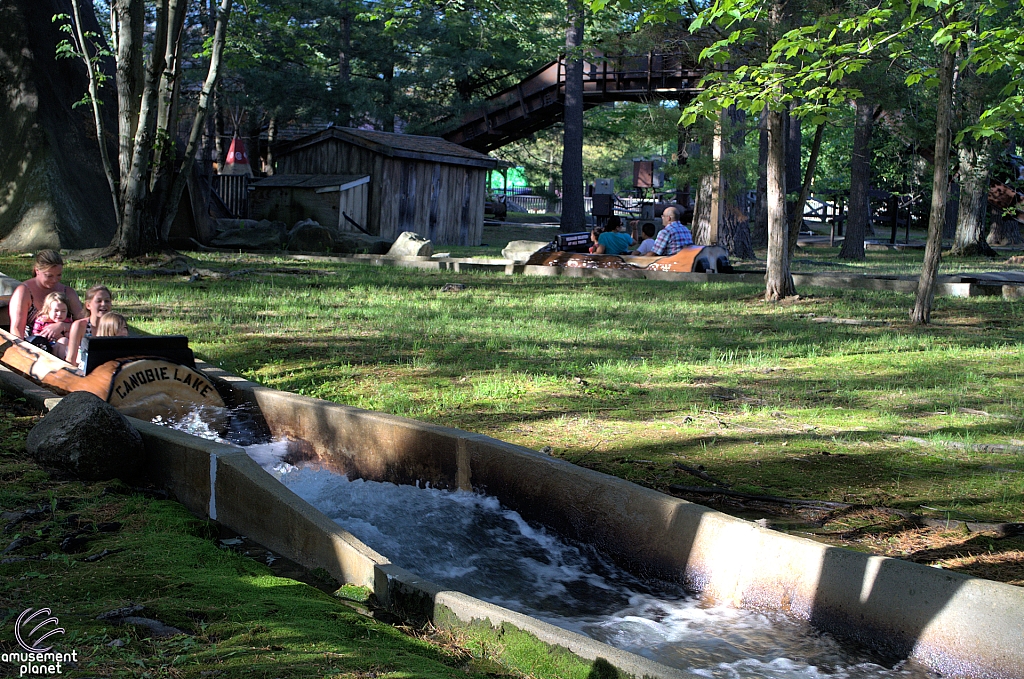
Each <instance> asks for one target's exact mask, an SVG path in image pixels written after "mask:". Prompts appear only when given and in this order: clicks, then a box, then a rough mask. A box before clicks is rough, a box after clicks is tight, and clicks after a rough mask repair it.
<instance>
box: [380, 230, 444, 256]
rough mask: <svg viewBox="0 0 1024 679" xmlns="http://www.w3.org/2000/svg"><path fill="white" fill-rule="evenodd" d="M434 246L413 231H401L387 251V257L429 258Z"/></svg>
mask: <svg viewBox="0 0 1024 679" xmlns="http://www.w3.org/2000/svg"><path fill="white" fill-rule="evenodd" d="M432 254H434V244H433V243H431V242H430V241H429V240H427V239H426V238H424V237H423V236H421V235H419V234H418V233H416V232H414V231H403V232H402V233H401V234H400V235H399V236H398V240H396V241H395V244H394V245H392V246H391V249H390V250H388V257H429V256H431V255H432Z"/></svg>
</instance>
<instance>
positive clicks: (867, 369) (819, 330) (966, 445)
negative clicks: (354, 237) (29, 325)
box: [0, 249, 1024, 522]
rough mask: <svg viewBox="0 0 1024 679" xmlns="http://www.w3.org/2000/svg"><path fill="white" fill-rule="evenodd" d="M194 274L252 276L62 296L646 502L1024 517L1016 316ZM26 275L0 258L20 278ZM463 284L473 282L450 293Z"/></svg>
mask: <svg viewBox="0 0 1024 679" xmlns="http://www.w3.org/2000/svg"><path fill="white" fill-rule="evenodd" d="M833 254H834V251H829V250H826V249H822V250H820V251H819V250H817V249H816V250H814V251H813V254H812V255H804V254H801V255H799V256H798V257H797V260H798V264H797V266H796V267H795V268H796V269H797V270H799V269H800V268H801V265H800V263H799V262H800V260H801V259H803V258H804V257H805V256H813V257H814V259H815V260H818V259H820V260H821V261H832V260H831V259H830V257H831V256H832V255H833ZM869 257H870V258H869V260H868V263H867V264H865V265H864V268H865V270H868V269H870V270H876V271H887V272H894V271H896V270H904V271H910V270H913V269H914V267H919V265H920V264H919V262H920V258H921V253H920V252H917V251H905V252H882V253H874V252H873V253H870V255H869ZM201 258H202V259H203V260H204V261H205V262H206V264H205V266H214V267H224V268H227V269H235V270H245V271H246V272H245V273H243V274H242V275H239V276H237V277H234V278H231V279H221V280H213V279H204V280H200V281H198V282H193V283H190V282H188V279H187V277H184V276H181V277H166V276H165V277H152V276H137V275H131V276H130V275H126V273H125V271H124V267H121V266H118V265H113V264H110V263H89V264H79V263H72V264H71V265H69V266H68V267H67V268H66V271H67V274H66V276H65V279H66V281H67V282H69V283H71V284H72V285H74V286H75V287H76V289H79V290H84V289H85V288H87V287H88V286H89V285H92V284H95V283H98V282H103V283H106V284H108V285H110V286H111V288H112V289H113V290H114V292H115V300H114V308H115V310H118V311H121V312H122V313H125V314H126V315H127V316H128V317H129V321H130V323H131V324H132V325H133V326H134V327H136V328H138V329H140V330H142V331H145V332H149V333H185V334H188V335H189V336H190V339H191V343H192V346H193V348H194V349H195V350H196V351H197V353H198V354H199V355H200V356H202V357H203V358H205V359H206V360H208V361H210V362H212V363H214V364H216V365H219V366H222V367H224V368H226V369H227V370H230V371H233V372H236V373H238V374H241V375H243V376H245V377H247V378H249V379H252V380H255V381H257V382H260V383H263V384H266V385H268V386H271V387H274V388H277V389H283V390H287V391H293V392H297V393H301V394H305V395H308V396H313V397H317V398H323V399H327V400H331V401H336V402H339V403H345V404H350V405H354V406H358V407H363V408H368V409H373V410H380V411H385V412H389V413H394V414H399V415H405V416H408V417H413V418H417V419H421V420H426V421H431V422H436V423H440V424H444V425H449V426H455V427H460V428H463V429H467V430H470V431H474V432H481V433H485V434H488V435H491V436H494V437H496V438H499V439H503V440H507V441H512V442H515V443H519V444H522V445H525V446H528V447H531V448H534V449H540V448H542V447H545V446H550V447H551V449H552V454H554V455H556V456H559V457H562V458H565V459H567V460H569V461H572V462H575V463H577V464H581V465H585V466H588V467H591V468H593V469H597V470H600V471H603V472H606V473H609V474H613V475H616V476H619V477H622V478H625V479H629V480H632V481H635V482H637V483H641V484H643V485H647V486H650V487H653V488H657V489H661V490H665V489H667V488H668V486H670V485H672V484H682V485H700V484H701V483H702V481H700V480H699V479H696V478H693V477H692V476H689V475H687V474H686V473H685V472H684V471H681V470H679V469H678V468H677V467H676V466H675V464H674V463H676V462H683V463H684V464H687V465H691V466H698V465H703V466H704V467H705V468H706V469H707V472H708V473H709V474H711V475H712V476H714V477H716V478H718V479H722V480H724V481H727V482H729V483H730V484H732V487H733V488H734V489H737V490H741V491H745V492H751V493H764V494H772V495H782V496H788V497H798V498H816V499H824V500H833V501H843V502H852V503H864V504H869V505H881V506H886V507H892V508H898V509H903V510H910V511H913V512H916V513H920V514H924V515H930V516H935V517H940V518H952V519H963V520H974V521H989V522H1005V521H1022V520H1024V503H1022V500H1024V462H1022V460H1021V456H1020V454H1018V453H1007V452H976V451H974V450H973V449H972V448H971V446H973V445H974V444H982V443H990V444H1003V445H1009V446H1024V433H1022V432H1021V428H1022V427H1021V424H1022V420H1021V415H1022V404H1024V386H1022V383H1021V380H1020V373H1021V361H1022V358H1024V346H1022V340H1024V331H1022V328H1021V317H1022V315H1024V302H1021V301H1005V300H1003V299H1001V298H998V297H982V298H971V299H953V298H945V297H940V298H938V299H936V302H935V310H934V312H933V319H934V322H933V324H932V325H929V326H926V327H915V326H911V325H909V324H908V322H907V313H908V310H909V308H910V307H911V306H912V303H913V300H912V298H911V296H909V295H904V294H897V293H884V292H869V291H844V290H835V289H823V288H819V289H814V288H807V289H801V290H799V293H800V298H799V299H793V300H787V301H786V302H784V303H780V304H766V303H764V302H763V301H762V300H761V299H760V295H761V291H762V289H761V288H760V286H756V285H740V284H732V283H728V284H726V283H699V284H698V283H672V282H660V281H638V280H619V281H616V280H598V279H573V278H558V277H554V278H551V277H526V276H515V277H512V276H504V275H498V274H488V273H466V274H453V273H444V272H431V271H418V270H411V269H398V268H378V267H371V266H365V265H353V264H328V263H323V262H316V263H310V262H296V261H291V260H284V259H281V260H274V259H270V258H260V257H251V256H243V255H239V256H225V255H202V256H201ZM28 264H29V262H28V260H27V259H24V258H13V257H4V258H0V270H3V271H4V273H7V274H9V275H14V276H17V277H24V276H25V275H27V272H28ZM133 266H134V265H133ZM957 266H958V267H961V268H963V269H965V270H975V271H978V270H991V269H993V268H996V267H995V266H994V265H993V263H992V262H990V261H989V260H984V259H978V260H970V261H967V262H958V264H957ZM951 268H952V267H949V266H947V267H946V268H945V270H946V271H949V270H950V269H951ZM452 281H458V282H460V283H465V284H466V285H467V286H468V287H467V289H466V290H465V291H463V292H457V293H446V292H441V287H442V286H443V285H444V284H445V283H447V282H452ZM816 317H819V318H820V317H838V318H845V319H859V320H864V321H869V322H872V323H874V324H867V325H842V324H834V323H820V322H816V321H815V318H816ZM908 436H909V437H915V438H917V439H923V443H922V442H921V441H907V440H906V439H903V438H901V437H908Z"/></svg>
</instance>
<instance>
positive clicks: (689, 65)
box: [443, 52, 705, 153]
mask: <svg viewBox="0 0 1024 679" xmlns="http://www.w3.org/2000/svg"><path fill="white" fill-rule="evenodd" d="M704 73H705V71H704V70H702V69H698V68H697V66H696V63H695V62H694V59H693V57H692V56H691V55H689V54H663V53H659V52H649V53H648V54H646V55H640V56H607V55H603V54H593V55H591V56H590V57H588V58H587V59H586V60H585V61H584V64H583V107H584V108H593V107H595V106H598V105H600V104H603V103H605V102H610V101H652V100H658V99H679V100H686V99H689V98H690V97H692V96H693V95H694V94H696V93H697V92H698V91H699V90H698V87H697V83H698V82H700V79H701V77H702V76H703V75H704ZM564 101H565V60H564V58H561V59H559V60H557V61H552V62H551V63H549V64H548V65H546V66H544V67H543V68H541V69H539V70H537V71H535V72H533V73H531V74H530V75H528V76H526V78H524V79H523V80H521V81H520V82H519V83H517V84H515V85H513V86H512V87H509V88H507V89H505V90H503V91H501V92H499V93H498V94H495V95H494V96H492V97H491V98H489V99H487V100H486V101H485V102H484V103H483V104H482V105H481V106H479V107H477V108H476V109H474V110H472V111H470V112H468V113H467V114H466V115H465V116H464V117H463V118H462V121H461V122H460V123H458V124H457V126H454V127H453V128H451V129H450V131H448V132H447V133H445V134H444V135H443V136H444V138H445V139H447V140H448V141H451V142H454V143H456V144H461V145H462V146H465V147H467V148H471V149H473V150H474V151H480V152H481V153H487V152H489V151H493V150H494V149H496V148H499V147H501V146H504V145H505V144H508V143H510V142H513V141H516V140H517V139H522V138H524V137H528V136H530V135H531V134H533V133H534V132H537V131H538V130H542V129H544V128H545V127H549V126H550V125H553V124H554V123H557V122H559V121H560V120H562V114H563V112H564Z"/></svg>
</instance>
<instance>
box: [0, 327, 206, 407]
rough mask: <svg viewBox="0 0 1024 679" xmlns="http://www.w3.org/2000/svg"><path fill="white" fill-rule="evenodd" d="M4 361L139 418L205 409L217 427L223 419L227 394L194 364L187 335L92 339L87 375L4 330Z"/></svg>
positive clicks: (0, 352) (49, 384)
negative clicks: (82, 392)
mask: <svg viewBox="0 0 1024 679" xmlns="http://www.w3.org/2000/svg"><path fill="white" fill-rule="evenodd" d="M0 363H2V364H3V365H5V366H6V367H8V368H10V369H11V370H13V371H14V372H16V373H19V374H21V375H23V376H25V377H27V378H29V379H30V380H32V381H33V382H36V383H37V384H40V385H42V386H43V387H45V388H46V389H49V390H50V391H53V392H55V393H56V394H60V395H63V394H68V393H71V392H73V391H87V392H89V393H91V394H95V395H96V396H98V397H100V398H102V399H103V400H104V401H107V402H108V403H110V404H111V405H113V406H114V407H115V408H117V409H118V410H119V411H121V412H122V413H124V414H125V415H130V416H132V417H137V418H139V419H144V420H153V419H154V418H156V417H158V416H159V417H161V418H163V419H166V420H179V419H181V418H183V417H185V416H187V415H189V414H190V413H192V412H194V411H196V410H205V411H207V416H208V418H209V420H210V421H211V423H213V424H214V425H215V426H216V424H217V421H218V420H221V419H223V408H224V399H223V398H222V397H221V395H220V393H218V391H217V388H216V387H215V386H214V385H213V382H212V381H211V380H209V379H208V378H207V377H206V376H205V375H203V373H201V372H200V371H199V370H197V369H196V367H195V359H194V358H193V357H192V352H191V350H190V349H188V339H187V338H186V337H185V336H184V335H172V336H163V337H95V338H89V364H88V365H87V366H86V372H85V374H84V375H83V374H82V373H81V372H80V371H79V370H78V369H77V368H76V366H73V365H71V364H70V363H66V362H64V361H62V360H60V359H59V358H57V357H56V356H53V355H52V354H49V353H47V352H46V351H44V350H42V349H40V348H39V347H37V346H35V345H33V344H31V343H29V342H27V341H25V340H23V339H20V338H18V337H15V336H14V335H12V334H11V333H9V332H7V331H6V330H3V329H0ZM204 419H207V417H204Z"/></svg>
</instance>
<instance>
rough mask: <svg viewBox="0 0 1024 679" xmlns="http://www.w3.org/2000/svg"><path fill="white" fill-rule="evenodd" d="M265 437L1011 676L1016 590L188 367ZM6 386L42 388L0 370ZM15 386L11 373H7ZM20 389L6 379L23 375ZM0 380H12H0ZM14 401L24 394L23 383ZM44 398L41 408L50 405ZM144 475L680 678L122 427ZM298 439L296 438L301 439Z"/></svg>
mask: <svg viewBox="0 0 1024 679" xmlns="http://www.w3.org/2000/svg"><path fill="white" fill-rule="evenodd" d="M202 368H203V369H204V371H205V372H206V373H207V375H209V376H210V377H212V378H213V379H214V380H215V381H217V382H218V384H219V385H220V386H221V387H222V391H223V392H224V394H225V396H226V397H227V399H228V400H229V401H231V400H233V401H234V402H235V404H236V405H241V404H244V403H248V404H251V405H252V406H255V407H256V408H258V410H259V411H260V413H261V414H262V416H263V418H264V420H265V421H266V424H267V426H268V427H269V430H270V432H271V433H273V435H274V436H276V437H289V438H292V439H297V440H301V441H303V442H305V444H304V447H306V448H307V452H308V453H311V454H314V455H315V456H316V457H317V458H319V460H320V461H321V462H322V463H323V464H325V465H327V466H329V467H332V468H334V469H336V470H338V471H342V472H345V473H349V474H351V475H353V476H358V477H360V478H364V479H367V480H375V481H387V482H392V483H399V484H403V483H405V484H411V483H416V482H423V481H427V482H429V483H430V484H431V485H433V486H434V487H438V488H461V489H476V490H480V491H484V492H486V493H487V494H489V495H493V496H496V497H497V498H498V499H499V500H500V501H501V502H502V504H504V505H505V506H507V507H510V508H511V509H514V510H516V511H518V512H519V513H520V514H522V515H523V516H524V517H525V518H526V519H528V520H536V521H538V522H541V523H543V524H545V525H547V526H549V527H551V528H554V529H555V530H557V531H558V532H559V533H561V534H562V535H564V536H565V537H569V538H572V539H576V540H580V541H584V542H588V543H592V544H595V545H597V546H598V547H599V548H600V549H601V550H602V551H604V552H605V553H607V554H609V555H610V556H611V557H613V558H614V559H616V560H617V561H618V562H620V563H621V564H622V565H624V566H626V567H627V568H630V569H631V570H633V571H635V572H639V573H643V574H649V575H654V576H658V577H661V578H665V579H670V580H674V581H678V582H683V583H685V584H686V585H687V586H688V587H689V588H691V589H693V590H695V591H698V592H701V593H702V594H703V595H704V596H706V597H711V598H713V599H714V600H716V601H718V602H723V603H729V604H732V605H735V606H738V607H745V608H757V609H769V610H780V611H785V612H787V613H789V614H791V615H794V616H797V617H800V618H803V619H806V620H809V621H810V622H811V623H812V624H813V625H815V626H816V627H818V628H819V629H822V630H826V631H829V632H832V633H835V634H837V635H839V636H842V637H846V638H853V639H857V640H859V641H862V642H865V643H867V644H869V645H870V646H872V647H874V648H876V649H878V650H880V651H883V652H887V653H892V654H898V655H900V656H907V657H911V658H914V659H915V660H917V661H920V662H922V663H924V664H925V665H927V666H929V667H931V668H934V669H935V670H937V671H939V672H941V673H942V674H944V675H947V676H958V677H959V676H963V677H986V678H987V677H992V678H1000V679H1003V678H1005V679H1010V678H1019V677H1024V588H1019V587H1014V586H1012V585H1005V584H1002V583H997V582H992V581H988V580H982V579H978V578H971V577H968V576H964V575H960V574H957V573H953V572H949V571H945V570H941V569H935V568H929V567H926V566H921V565H918V564H914V563H910V562H906V561H901V560H898V559H889V558H883V557H875V556H869V555H867V554H862V553H859V552H853V551H850V550H846V549H841V548H836V547H829V546H826V545H823V544H820V543H817V542H814V541H811V540H807V539H803V538H797V537H793V536H789V535H786V534H783V533H779V532H775V531H771V530H768V529H763V528H760V527H758V526H756V525H755V524H752V523H750V522H747V521H743V520H741V519H736V518H733V517H730V516H727V515H725V514H722V513H720V512H717V511H714V510H711V509H708V508H706V507H702V506H700V505H695V504H692V503H689V502H685V501H683V500H679V499H676V498H672V497H669V496H666V495H663V494H661V493H658V492H656V491H653V490H650V489H646V488H642V487H640V486H637V485H635V484H632V483H629V482H627V481H623V480H621V479H618V478H614V477H610V476H607V475H604V474H600V473H598V472H594V471H591V470H587V469H583V468H580V467H576V466H574V465H572V464H570V463H568V462H565V461H562V460H558V459H553V458H551V457H548V456H546V455H543V454H541V453H537V452H535V451H532V450H529V449H526V448H523V447H521V446H516V445H512V444H509V443H505V442H502V441H498V440H496V439H492V438H490V437H487V436H483V435H479V434H472V433H469V432H465V431H461V430H458V429H452V428H447V427H441V426H436V425H431V424H425V423H422V422H417V421H414V420H409V419H406V418H401V417H395V416H391V415H385V414H381V413H375V412H370V411H366V410H360V409H358V408H351V407H347V406H342V405H337V404H333V403H328V402H325V401H319V400H316V399H311V398H307V397H303V396H298V395H295V394H290V393H285V392H281V391H276V390H273V389H267V388H265V387H261V386H259V385H257V384H255V383H252V382H248V381H246V380H244V379H242V378H239V377H237V376H234V375H231V374H229V373H226V372H224V371H220V370H218V369H216V368H213V367H211V366H202ZM2 377H3V381H4V382H5V383H7V384H8V385H12V384H19V385H20V388H24V389H29V388H31V389H34V390H35V392H34V393H35V396H34V398H35V399H36V400H37V401H39V402H40V403H42V400H43V398H45V393H43V392H40V391H39V389H38V387H35V386H34V385H31V384H30V383H27V382H25V381H24V380H22V379H21V378H20V377H17V376H14V375H12V374H10V373H6V374H5V375H2ZM19 381H20V382H19ZM22 382H23V383H24V384H21V383H22ZM8 388H10V387H8ZM26 395H29V394H27V393H26ZM49 404H50V405H52V401H51V402H50V403H49ZM134 424H136V426H137V427H138V428H139V430H140V432H142V434H143V438H144V440H145V442H146V446H147V452H148V454H149V456H150V465H151V470H150V471H151V472H152V474H153V478H156V479H161V480H163V482H164V483H165V484H166V485H167V487H168V489H169V490H171V491H172V492H173V493H174V494H175V496H176V497H177V499H178V500H179V501H181V502H182V503H183V504H185V505H186V506H187V507H189V508H190V509H191V510H192V511H194V512H196V513H199V514H204V515H207V516H209V517H210V518H212V519H215V520H217V521H220V522H222V523H223V524H225V525H227V526H229V527H230V528H232V529H233V530H235V531H238V532H239V533H243V534H245V535H247V536H249V537H251V538H252V539H254V540H257V541H258V542H260V543H262V544H264V545H265V546H267V547H268V548H270V549H272V550H274V551H277V552H279V553H281V554H283V555H285V556H287V557H289V558H291V559H293V560H295V561H297V562H299V563H301V564H303V565H305V566H308V567H311V568H315V567H322V568H325V569H326V570H327V571H328V572H330V573H331V574H332V575H333V576H334V577H335V578H337V579H338V580H339V581H342V582H347V583H353V584H356V585H362V586H366V587H369V588H371V589H372V590H373V591H374V592H375V594H376V596H377V597H378V598H379V599H380V600H381V601H382V602H384V603H385V604H386V605H388V606H390V607H392V608H394V609H395V610H397V611H399V612H407V613H415V614H419V615H426V616H428V617H430V618H431V619H433V620H434V621H435V622H436V623H438V624H444V625H463V624H479V622H480V621H484V620H486V621H489V622H490V624H491V625H494V626H497V625H500V624H512V625H514V626H516V627H518V628H520V629H523V630H525V631H527V632H530V633H531V634H533V635H535V636H537V637H538V638H540V639H541V640H543V641H545V642H547V643H549V644H553V645H556V646H562V647H564V648H566V649H568V650H569V651H571V652H572V653H575V654H576V655H578V656H580V657H582V658H585V659H588V660H593V659H596V658H598V657H601V658H604V659H606V660H608V661H609V662H611V663H612V664H613V665H615V666H617V667H618V668H620V669H621V670H623V671H624V672H626V673H628V674H630V675H633V676H637V677H640V676H651V677H681V676H684V673H682V672H680V671H679V670H675V669H672V668H669V667H666V666H663V665H660V664H658V663H655V662H653V661H650V660H647V659H645V658H642V657H640V656H637V655H633V654H630V653H627V652H624V651H620V650H617V649H614V648H612V647H610V646H607V645H605V644H602V643H600V642H597V641H594V640H592V639H589V638H587V637H584V636H581V635H578V634H575V633H572V632H568V631H565V630H562V629H559V628H557V627H553V626H552V625H549V624H546V623H543V622H540V621H537V620H534V619H532V618H528V617H526V616H523V615H521V614H518V613H515V612H513V611H509V610H507V609H504V608H501V607H499V606H495V605H492V604H488V603H485V602H482V601H480V600H477V599H474V598H472V597H469V596H466V595H464V594H460V593H457V592H452V591H443V590H441V589H440V588H439V587H437V586H436V585H434V584H433V583H430V582H428V581H425V580H423V579H421V578H418V577H417V576H416V575H414V574H412V573H409V572H408V571H405V570H403V569H401V568H398V567H397V566H395V565H393V564H391V563H390V562H389V561H388V559H387V558H385V557H384V556H383V555H380V554H378V553H376V552H374V551H373V550H371V549H370V548H368V547H367V546H366V545H364V544H363V543H362V542H360V541H359V540H358V539H356V538H355V537H353V536H352V535H351V534H349V533H347V532H346V531H344V530H343V529H341V528H340V527H338V526H337V525H336V524H335V523H334V522H332V521H331V520H330V519H328V518H327V517H325V516H324V515H323V514H322V513H320V512H319V511H318V510H316V509H314V508H313V507H312V506H310V505H309V504H307V503H306V502H305V501H304V500H302V499H300V498H299V497H297V496H296V495H294V494H293V493H292V492H291V491H290V490H288V489H286V488H285V487H284V486H283V485H281V484H280V483H278V482H277V481H276V480H275V479H273V478H272V477H271V476H270V475H268V474H267V473H266V472H264V471H263V470H262V469H261V468H260V467H259V466H258V465H257V464H256V463H255V462H253V461H252V460H251V459H250V458H249V457H248V455H247V454H246V453H245V452H243V451H241V450H239V449H238V448H237V447H234V446H229V445H222V444H217V443H212V442H209V441H204V440H202V439H197V438H195V437H192V436H189V435H187V434H183V433H180V432H177V431H173V430H169V429H165V428H162V427H158V426H156V425H151V424H148V423H143V422H138V421H136V422H134ZM306 444H308V445H306Z"/></svg>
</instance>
